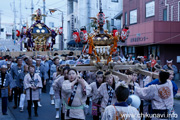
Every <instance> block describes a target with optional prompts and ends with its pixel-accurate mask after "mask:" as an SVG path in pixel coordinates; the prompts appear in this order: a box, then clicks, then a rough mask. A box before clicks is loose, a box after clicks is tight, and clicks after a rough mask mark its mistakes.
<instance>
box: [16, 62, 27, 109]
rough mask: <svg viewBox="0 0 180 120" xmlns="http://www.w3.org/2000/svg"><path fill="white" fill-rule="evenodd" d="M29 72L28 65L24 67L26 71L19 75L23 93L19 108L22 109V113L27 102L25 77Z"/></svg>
mask: <svg viewBox="0 0 180 120" xmlns="http://www.w3.org/2000/svg"><path fill="white" fill-rule="evenodd" d="M28 72H29V69H28V65H24V71H22V72H21V73H20V74H19V75H18V80H19V83H20V86H21V87H20V92H21V96H20V103H19V107H20V112H23V111H24V102H25V94H24V93H25V90H24V84H23V83H24V77H25V75H26V74H27V73H28Z"/></svg>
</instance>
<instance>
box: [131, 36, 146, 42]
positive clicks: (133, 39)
mask: <svg viewBox="0 0 180 120" xmlns="http://www.w3.org/2000/svg"><path fill="white" fill-rule="evenodd" d="M146 40H148V37H136V38H131V39H130V42H131V43H132V42H143V41H146Z"/></svg>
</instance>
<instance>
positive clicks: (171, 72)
mask: <svg viewBox="0 0 180 120" xmlns="http://www.w3.org/2000/svg"><path fill="white" fill-rule="evenodd" d="M167 72H169V78H168V80H171V82H172V85H173V95H174V96H175V95H176V94H177V91H178V87H177V85H176V83H175V82H174V81H173V78H174V71H172V70H168V71H167ZM155 84H160V82H159V79H154V80H153V81H151V82H150V83H148V84H147V85H146V87H148V86H150V85H155Z"/></svg>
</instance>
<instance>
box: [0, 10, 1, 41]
mask: <svg viewBox="0 0 180 120" xmlns="http://www.w3.org/2000/svg"><path fill="white" fill-rule="evenodd" d="M0 40H1V11H0Z"/></svg>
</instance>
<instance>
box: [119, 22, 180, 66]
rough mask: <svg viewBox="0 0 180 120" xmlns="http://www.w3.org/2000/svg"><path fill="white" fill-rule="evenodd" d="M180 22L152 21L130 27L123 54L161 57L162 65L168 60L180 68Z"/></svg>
mask: <svg viewBox="0 0 180 120" xmlns="http://www.w3.org/2000/svg"><path fill="white" fill-rule="evenodd" d="M179 26H180V22H174V21H173V22H169V21H150V22H144V23H140V24H135V25H131V26H130V27H129V30H130V35H129V38H128V39H127V41H126V43H125V44H124V46H123V47H122V48H123V52H124V55H125V56H126V55H127V54H132V55H134V56H135V57H137V56H147V57H148V56H149V55H150V54H153V55H154V56H159V57H160V60H161V64H162V65H164V64H166V60H167V59H173V61H174V62H173V63H174V64H175V65H177V67H178V68H180V64H179V62H178V60H179V59H178V58H179V56H180V52H179V51H180V27H179Z"/></svg>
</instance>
